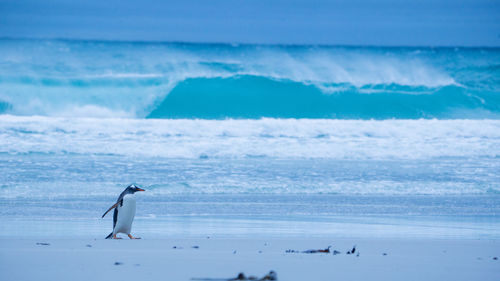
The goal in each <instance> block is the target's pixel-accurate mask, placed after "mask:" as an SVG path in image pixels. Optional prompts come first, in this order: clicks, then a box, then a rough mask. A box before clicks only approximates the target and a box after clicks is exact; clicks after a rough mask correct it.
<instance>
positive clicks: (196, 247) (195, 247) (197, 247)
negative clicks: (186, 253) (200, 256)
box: [191, 246, 200, 249]
mask: <svg viewBox="0 0 500 281" xmlns="http://www.w3.org/2000/svg"><path fill="white" fill-rule="evenodd" d="M191 248H193V249H199V248H200V246H193V247H191Z"/></svg>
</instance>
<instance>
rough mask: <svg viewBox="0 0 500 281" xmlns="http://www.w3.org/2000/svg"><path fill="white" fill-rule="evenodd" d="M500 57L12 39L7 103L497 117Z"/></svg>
mask: <svg viewBox="0 0 500 281" xmlns="http://www.w3.org/2000/svg"><path fill="white" fill-rule="evenodd" d="M498 65H500V50H498V49H447V48H443V49H434V48H376V47H372V48H361V47H360V48H356V47H315V46H260V45H238V46H232V45H213V44H176V43H140V44H139V43H133V42H129V43H117V42H93V41H64V40H11V39H2V40H0V113H9V114H14V115H44V116H72V115H74V116H82V115H83V116H88V117H100V116H108V117H109V116H115V117H132V118H144V117H156V118H177V117H183V118H261V117H279V118H303V117H308V118H354V119H371V118H376V119H377V118H498V116H499V113H500V98H499V96H500V95H499V93H500V81H499V79H498V77H500V73H499V71H500V70H499V69H498ZM416 96H418V97H416ZM215 101H217V102H215ZM202 103H206V106H205V107H202V106H200V104H202Z"/></svg>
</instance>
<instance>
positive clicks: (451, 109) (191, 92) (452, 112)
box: [147, 75, 500, 119]
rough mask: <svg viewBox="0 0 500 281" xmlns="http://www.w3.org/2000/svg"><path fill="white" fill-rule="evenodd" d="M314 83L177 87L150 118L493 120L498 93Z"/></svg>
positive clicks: (224, 81) (198, 81)
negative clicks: (329, 90) (325, 89)
mask: <svg viewBox="0 0 500 281" xmlns="http://www.w3.org/2000/svg"><path fill="white" fill-rule="evenodd" d="M328 86H329V87H333V88H335V89H337V90H336V91H335V92H333V93H324V92H323V91H322V90H321V89H320V88H319V87H317V86H315V85H308V84H304V83H300V82H294V81H290V80H275V79H269V78H266V77H259V76H251V75H242V76H235V77H229V78H194V79H187V80H185V81H182V82H181V83H179V84H178V85H177V86H176V87H175V88H174V89H173V90H172V91H171V92H170V93H169V94H168V95H167V96H166V97H165V99H163V101H162V102H161V103H160V104H159V105H158V106H157V107H156V108H155V109H154V110H152V112H151V113H150V114H149V115H148V116H147V117H148V118H206V119H224V118H262V117H272V118H339V119H388V118H405V119H417V118H472V119H474V118H486V117H489V118H496V117H498V116H499V113H500V95H498V93H496V92H486V91H481V92H471V91H470V90H468V89H466V88H465V87H462V86H455V85H450V86H444V87H437V88H427V87H410V86H401V85H394V84H391V85H366V86H364V87H361V88H358V87H354V86H352V85H347V84H342V85H340V84H335V85H328Z"/></svg>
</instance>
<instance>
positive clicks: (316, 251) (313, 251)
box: [302, 246, 332, 254]
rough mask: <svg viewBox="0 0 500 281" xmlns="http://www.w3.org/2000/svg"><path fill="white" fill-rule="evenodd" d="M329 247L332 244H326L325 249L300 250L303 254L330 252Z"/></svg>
mask: <svg viewBox="0 0 500 281" xmlns="http://www.w3.org/2000/svg"><path fill="white" fill-rule="evenodd" d="M331 247H332V246H328V248H326V249H319V250H305V251H302V253H304V254H316V253H330V248H331Z"/></svg>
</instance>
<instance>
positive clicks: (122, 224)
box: [114, 194, 135, 234]
mask: <svg viewBox="0 0 500 281" xmlns="http://www.w3.org/2000/svg"><path fill="white" fill-rule="evenodd" d="M117 209H118V217H117V219H116V226H115V229H114V233H125V234H130V232H131V229H132V222H133V221H134V217H135V196H134V194H127V195H125V196H124V197H123V204H121V205H118V207H117Z"/></svg>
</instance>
